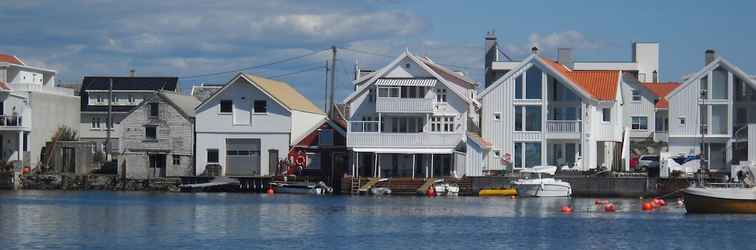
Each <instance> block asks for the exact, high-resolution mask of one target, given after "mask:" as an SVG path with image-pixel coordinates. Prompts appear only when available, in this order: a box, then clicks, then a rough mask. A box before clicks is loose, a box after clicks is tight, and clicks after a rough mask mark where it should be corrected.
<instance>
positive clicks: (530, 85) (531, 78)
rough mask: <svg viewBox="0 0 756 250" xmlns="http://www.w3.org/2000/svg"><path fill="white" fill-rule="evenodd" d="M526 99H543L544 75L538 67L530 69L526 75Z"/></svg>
mask: <svg viewBox="0 0 756 250" xmlns="http://www.w3.org/2000/svg"><path fill="white" fill-rule="evenodd" d="M525 78H526V79H525V99H541V94H542V93H541V89H542V84H541V82H542V81H543V75H542V74H541V70H540V69H538V67H535V66H533V67H530V69H528V71H527V73H526V74H525Z"/></svg>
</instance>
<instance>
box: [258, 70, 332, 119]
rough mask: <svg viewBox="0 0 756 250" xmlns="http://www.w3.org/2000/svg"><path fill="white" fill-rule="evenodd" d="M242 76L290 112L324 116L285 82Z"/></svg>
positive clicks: (308, 100)
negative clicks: (296, 111) (295, 111)
mask: <svg viewBox="0 0 756 250" xmlns="http://www.w3.org/2000/svg"><path fill="white" fill-rule="evenodd" d="M244 76H245V77H246V78H247V79H249V80H251V81H252V82H254V83H256V84H257V86H260V88H262V90H263V91H265V92H267V93H268V94H269V95H270V96H271V97H273V98H274V99H276V100H278V101H279V102H281V103H282V104H283V105H284V106H286V108H288V109H290V110H298V111H302V112H309V113H316V114H325V113H323V111H321V110H320V109H319V108H318V107H317V106H315V104H313V103H312V102H311V101H310V99H307V97H305V96H303V95H302V94H301V93H299V91H297V90H296V89H295V88H294V87H292V86H291V85H289V84H287V83H285V82H281V81H276V80H272V79H268V78H265V77H262V76H257V75H250V74H245V75H244Z"/></svg>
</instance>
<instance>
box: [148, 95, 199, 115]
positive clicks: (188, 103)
mask: <svg viewBox="0 0 756 250" xmlns="http://www.w3.org/2000/svg"><path fill="white" fill-rule="evenodd" d="M158 95H160V97H162V98H163V99H165V100H167V101H168V102H170V103H171V104H173V106H174V107H175V108H176V110H178V111H179V112H181V113H183V114H184V115H185V116H187V117H194V108H195V107H197V105H199V104H200V101H199V100H197V98H195V97H194V96H188V95H178V94H175V93H170V92H160V93H158Z"/></svg>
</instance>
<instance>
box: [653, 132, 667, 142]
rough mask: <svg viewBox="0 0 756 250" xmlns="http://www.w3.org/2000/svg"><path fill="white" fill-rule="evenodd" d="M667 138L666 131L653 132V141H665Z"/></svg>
mask: <svg viewBox="0 0 756 250" xmlns="http://www.w3.org/2000/svg"><path fill="white" fill-rule="evenodd" d="M668 138H669V136H668V134H667V131H662V130H657V131H654V140H656V141H667V140H668Z"/></svg>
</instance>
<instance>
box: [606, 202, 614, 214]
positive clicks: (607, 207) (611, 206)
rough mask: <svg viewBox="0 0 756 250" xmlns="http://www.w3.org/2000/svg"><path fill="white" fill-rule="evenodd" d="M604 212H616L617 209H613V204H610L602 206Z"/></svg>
mask: <svg viewBox="0 0 756 250" xmlns="http://www.w3.org/2000/svg"><path fill="white" fill-rule="evenodd" d="M604 212H607V213H614V212H617V207H615V206H614V204H612V203H607V204H606V205H605V206H604Z"/></svg>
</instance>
